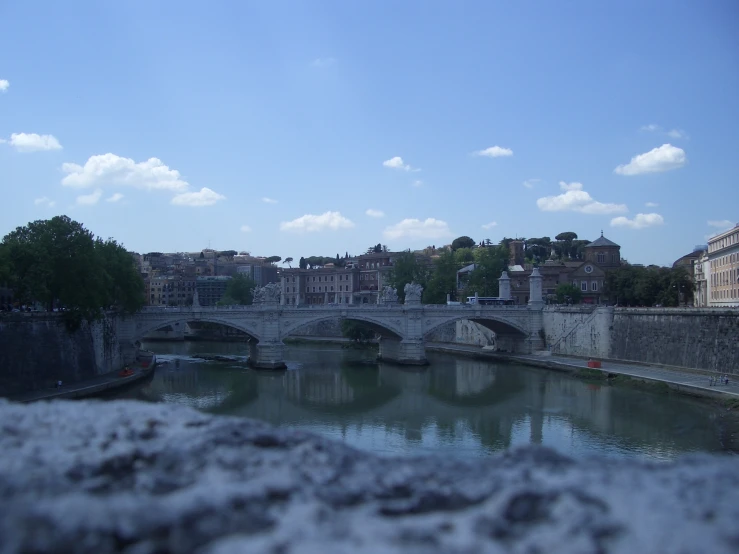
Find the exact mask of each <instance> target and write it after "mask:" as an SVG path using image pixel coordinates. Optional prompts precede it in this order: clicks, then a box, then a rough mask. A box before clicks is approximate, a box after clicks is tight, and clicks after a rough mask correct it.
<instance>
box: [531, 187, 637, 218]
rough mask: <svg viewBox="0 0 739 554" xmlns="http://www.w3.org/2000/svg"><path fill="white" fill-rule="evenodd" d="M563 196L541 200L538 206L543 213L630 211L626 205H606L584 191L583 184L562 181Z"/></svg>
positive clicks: (537, 202) (538, 201)
mask: <svg viewBox="0 0 739 554" xmlns="http://www.w3.org/2000/svg"><path fill="white" fill-rule="evenodd" d="M559 188H560V189H562V190H563V191H565V192H563V193H562V194H559V195H557V196H546V197H544V198H539V199H538V200H537V201H536V205H537V206H538V207H539V209H540V210H541V211H543V212H579V213H583V214H613V213H624V212H627V211H629V210H628V208H627V207H626V205H625V204H604V203H603V202H598V201H596V200H595V199H593V197H592V196H590V194H588V193H587V192H585V191H584V190H582V183H565V182H564V181H560V183H559Z"/></svg>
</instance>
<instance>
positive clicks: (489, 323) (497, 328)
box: [423, 313, 529, 338]
mask: <svg viewBox="0 0 739 554" xmlns="http://www.w3.org/2000/svg"><path fill="white" fill-rule="evenodd" d="M462 320H467V321H473V322H475V323H479V324H480V325H482V326H483V327H486V328H488V329H490V330H491V331H492V332H493V333H495V335H496V336H498V335H502V336H516V337H520V338H524V337H528V336H529V332H528V330H527V329H526V328H525V327H523V326H522V325H521V324H519V323H518V322H515V321H511V320H509V319H507V318H505V317H500V316H498V317H496V316H494V315H492V314H490V315H488V314H485V315H480V316H476V315H473V314H469V313H468V314H459V315H455V316H450V317H447V318H444V319H441V320H436V321H434V322H433V323H432V324H431V326H427V327H426V329H424V332H423V336H424V338H425V337H427V336H428V335H429V334H431V333H433V332H434V331H436V330H437V329H439V328H440V327H443V326H444V325H449V324H450V323H456V322H457V321H462Z"/></svg>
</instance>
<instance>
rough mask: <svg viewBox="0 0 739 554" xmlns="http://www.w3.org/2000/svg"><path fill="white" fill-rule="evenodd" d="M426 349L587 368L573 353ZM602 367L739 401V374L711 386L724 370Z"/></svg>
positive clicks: (449, 347) (570, 368) (459, 347)
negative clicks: (711, 379)
mask: <svg viewBox="0 0 739 554" xmlns="http://www.w3.org/2000/svg"><path fill="white" fill-rule="evenodd" d="M426 349H427V350H432V351H436V352H448V353H460V354H467V355H474V356H475V357H476V358H485V359H490V361H495V360H499V361H511V362H517V363H521V364H524V365H530V366H534V367H543V368H547V369H558V370H561V371H566V372H570V373H574V372H577V371H579V370H583V369H590V368H588V367H587V362H588V360H587V359H584V358H577V357H574V356H561V355H558V354H548V353H542V354H539V355H537V354H507V353H500V352H493V351H486V350H483V349H482V348H481V347H479V346H471V345H462V344H451V343H440V342H436V343H427V344H426ZM601 364H602V367H601V368H600V369H593V370H592V371H601V372H603V373H612V374H616V375H625V376H628V377H632V378H635V379H642V380H644V381H653V382H662V383H666V384H667V385H668V386H670V388H673V389H675V390H679V391H681V392H686V393H689V394H695V395H698V396H708V397H712V398H733V399H736V400H739V379H738V378H737V377H736V375H729V384H728V385H714V386H711V385H710V378H711V377H718V376H721V375H722V374H721V373H716V372H709V371H705V370H699V369H689V368H685V369H682V368H667V367H661V366H655V365H649V364H644V363H641V362H628V361H615V360H601Z"/></svg>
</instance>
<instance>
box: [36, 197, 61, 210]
mask: <svg viewBox="0 0 739 554" xmlns="http://www.w3.org/2000/svg"><path fill="white" fill-rule="evenodd" d="M33 203H34V204H35V205H36V206H40V205H43V206H47V207H49V208H53V207H54V206H55V205H56V201H54V200H51V199H50V198H47V197H46V196H42V197H41V198H36V200H34V201H33Z"/></svg>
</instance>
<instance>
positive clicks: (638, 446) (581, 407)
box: [115, 342, 739, 460]
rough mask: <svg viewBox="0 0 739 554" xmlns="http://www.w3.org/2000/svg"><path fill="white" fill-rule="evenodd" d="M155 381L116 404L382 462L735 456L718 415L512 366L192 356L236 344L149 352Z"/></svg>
mask: <svg viewBox="0 0 739 554" xmlns="http://www.w3.org/2000/svg"><path fill="white" fill-rule="evenodd" d="M146 348H148V349H150V350H153V351H155V352H156V353H157V355H158V358H159V360H160V361H163V362H167V363H165V364H164V365H162V366H161V367H158V368H157V371H156V374H155V375H154V377H153V379H152V380H151V381H150V382H148V383H145V384H142V385H139V386H138V387H137V388H135V389H130V390H128V391H126V392H125V393H121V394H118V395H116V396H115V398H124V397H125V398H137V399H142V400H148V401H151V402H168V403H174V404H182V405H185V406H191V407H193V408H197V409H199V410H203V411H205V412H209V413H214V414H226V415H234V416H243V417H250V418H255V419H260V420H263V421H268V422H270V423H273V424H275V425H280V426H284V427H289V428H295V429H303V430H308V431H313V432H315V433H319V434H321V435H325V436H327V437H331V438H333V439H336V440H339V441H343V442H345V443H347V444H349V445H352V446H355V447H357V448H360V449H365V450H371V451H373V452H376V453H379V454H386V455H395V454H415V453H422V452H435V453H445V454H448V455H452V456H463V457H474V456H486V455H489V454H490V453H492V452H495V451H499V450H502V449H505V448H509V447H512V446H517V445H524V444H529V443H536V444H544V445H547V446H551V447H553V448H555V449H557V450H559V451H561V452H563V453H567V454H571V455H574V456H582V455H588V454H605V455H609V456H618V457H637V458H650V459H657V460H666V459H671V458H674V457H675V456H678V455H680V454H683V453H687V452H730V453H736V452H739V422H738V420H737V418H735V417H734V416H733V414H730V413H727V412H726V410H725V409H722V408H719V407H717V406H713V405H710V404H706V403H702V402H698V401H694V400H691V399H687V398H685V397H680V396H674V395H660V394H654V393H649V392H645V391H639V390H633V389H625V388H620V387H612V386H607V385H599V384H592V383H586V382H583V381H580V380H578V379H574V378H572V377H569V376H567V375H564V374H560V373H555V372H550V371H546V370H539V369H533V368H526V367H522V366H519V365H509V364H502V363H490V362H486V361H476V360H471V359H468V358H462V357H454V356H449V355H443V354H433V353H430V354H429V360H430V362H431V365H430V366H428V367H425V368H422V369H407V368H403V367H398V366H394V365H389V364H382V363H377V362H375V360H374V357H375V355H376V353H375V351H372V350H351V349H345V348H342V347H341V346H339V345H328V344H321V345H299V346H297V345H295V346H288V347H287V350H286V359H287V365H288V369H287V370H286V371H278V372H270V371H256V370H252V369H249V368H247V367H246V364H245V359H244V361H239V362H230V363H229V362H226V363H223V362H204V361H202V360H198V359H194V358H192V357H191V356H192V355H196V354H217V355H229V356H243V357H244V358H245V357H246V356H247V355H248V349H247V345H246V344H244V343H203V342H181V343H162V342H153V343H149V344H147V345H146Z"/></svg>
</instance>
